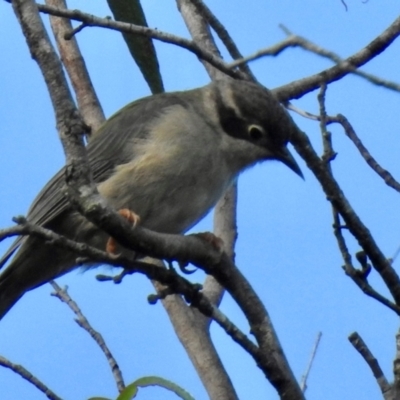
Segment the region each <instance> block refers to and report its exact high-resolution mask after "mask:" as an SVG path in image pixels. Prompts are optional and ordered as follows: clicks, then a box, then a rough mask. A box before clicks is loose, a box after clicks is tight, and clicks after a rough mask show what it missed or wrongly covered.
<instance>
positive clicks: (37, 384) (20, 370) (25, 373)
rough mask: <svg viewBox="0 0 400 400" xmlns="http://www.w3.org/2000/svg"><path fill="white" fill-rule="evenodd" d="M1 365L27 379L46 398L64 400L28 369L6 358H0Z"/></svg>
mask: <svg viewBox="0 0 400 400" xmlns="http://www.w3.org/2000/svg"><path fill="white" fill-rule="evenodd" d="M0 365H1V366H3V367H5V368H9V369H11V371H14V372H15V373H16V374H18V375H19V376H21V377H22V378H24V379H26V380H27V381H28V382H29V383H31V384H32V385H33V386H35V387H36V388H37V389H39V390H40V391H41V392H43V393H44V394H45V395H46V397H47V398H48V399H50V400H62V399H61V397H58V396H57V395H56V394H55V393H54V392H53V391H52V390H50V389H49V388H48V387H47V386H46V385H45V384H44V383H43V382H41V381H40V380H39V379H38V378H36V377H35V376H33V375H32V374H31V373H30V372H29V371H28V370H27V369H25V368H24V367H23V366H22V365H18V364H14V363H12V362H11V361H9V360H7V359H6V358H4V357H2V356H0Z"/></svg>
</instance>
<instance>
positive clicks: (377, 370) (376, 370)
mask: <svg viewBox="0 0 400 400" xmlns="http://www.w3.org/2000/svg"><path fill="white" fill-rule="evenodd" d="M349 341H350V343H351V344H352V345H353V346H354V348H355V349H356V350H357V351H358V352H359V353H360V355H361V357H362V358H363V359H364V361H365V362H366V363H367V365H368V366H369V368H370V369H371V371H372V373H373V374H374V377H375V379H376V381H377V383H378V385H379V388H380V389H381V392H382V394H383V397H384V399H385V400H394V398H393V397H392V395H391V391H392V389H391V386H390V384H389V382H388V380H387V379H386V377H385V374H384V373H383V371H382V369H381V367H380V365H379V363H378V360H377V359H376V358H375V357H374V355H373V354H372V352H371V350H370V349H369V348H368V346H367V345H366V344H365V342H364V340H363V339H362V338H361V336H360V335H359V334H358V333H357V332H353V333H352V334H351V335H350V336H349Z"/></svg>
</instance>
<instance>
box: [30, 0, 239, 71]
mask: <svg viewBox="0 0 400 400" xmlns="http://www.w3.org/2000/svg"><path fill="white" fill-rule="evenodd" d="M37 7H38V10H39V11H40V12H42V13H45V14H51V15H55V16H58V17H64V18H69V19H71V20H74V21H80V22H83V23H85V24H86V25H87V26H88V27H92V26H96V27H102V28H107V29H111V30H115V31H118V32H126V33H133V34H137V35H143V36H148V37H151V38H153V39H155V40H159V41H161V42H164V43H169V44H174V45H176V46H179V47H182V48H184V49H186V50H188V51H190V52H191V53H193V54H195V55H196V56H198V57H200V58H201V59H202V60H204V61H207V62H208V63H210V64H211V65H213V66H214V67H215V68H217V69H219V70H220V71H222V72H224V73H225V74H227V75H229V76H232V77H242V78H246V77H245V76H243V74H242V73H241V72H240V71H233V70H232V69H231V68H229V66H228V64H227V63H225V62H224V61H223V60H222V59H221V58H219V57H216V56H215V55H213V54H212V53H210V52H209V51H207V50H204V49H203V48H202V47H200V46H199V45H198V44H196V43H194V42H193V41H191V40H188V39H184V38H182V37H179V36H176V35H173V34H171V33H167V32H162V31H160V30H158V29H152V28H148V27H145V26H139V25H134V24H129V23H126V22H120V21H114V20H112V19H110V18H99V17H96V16H95V15H92V14H87V13H84V12H82V11H79V10H69V9H68V10H67V9H60V8H57V7H50V6H48V5H44V4H37Z"/></svg>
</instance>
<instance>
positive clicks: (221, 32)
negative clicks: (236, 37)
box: [191, 0, 257, 82]
mask: <svg viewBox="0 0 400 400" xmlns="http://www.w3.org/2000/svg"><path fill="white" fill-rule="evenodd" d="M191 2H192V3H193V4H194V5H195V6H196V7H197V9H198V10H199V12H200V13H201V14H202V16H203V17H204V18H205V19H206V20H207V22H208V23H209V24H210V26H211V28H212V29H213V30H214V31H215V33H216V34H217V35H218V37H219V38H220V39H221V42H222V43H223V44H224V46H225V47H226V49H227V50H228V52H229V54H230V55H231V57H232V58H233V59H234V60H236V59H243V55H242V54H241V53H240V51H239V49H238V48H237V46H236V43H235V42H234V41H233V39H232V38H231V36H230V35H229V32H228V31H227V30H226V28H225V26H224V25H223V24H222V23H221V21H220V20H219V19H218V18H217V17H216V15H215V14H214V13H213V12H212V11H211V10H210V9H209V8H208V7H207V5H206V4H205V3H204V2H203V1H202V0H191ZM239 67H240V69H241V70H242V71H243V72H244V73H245V74H247V75H248V76H249V78H250V79H251V80H253V81H254V82H257V79H256V77H255V76H254V75H253V73H252V72H251V70H250V68H249V66H248V65H247V64H246V63H241V64H240V65H239Z"/></svg>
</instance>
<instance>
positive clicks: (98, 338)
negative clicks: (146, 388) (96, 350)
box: [49, 281, 125, 392]
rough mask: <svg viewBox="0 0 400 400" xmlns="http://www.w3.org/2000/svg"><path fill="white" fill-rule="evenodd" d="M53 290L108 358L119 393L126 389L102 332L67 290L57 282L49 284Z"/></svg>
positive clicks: (54, 294)
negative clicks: (91, 322) (94, 325)
mask: <svg viewBox="0 0 400 400" xmlns="http://www.w3.org/2000/svg"><path fill="white" fill-rule="evenodd" d="M49 283H50V284H51V286H53V289H54V290H55V292H54V293H52V295H53V296H55V297H57V298H58V299H59V300H61V301H62V302H63V303H65V304H66V305H67V306H68V307H69V308H70V309H71V310H72V311H73V312H74V313H75V315H76V316H77V318H76V319H75V322H76V323H77V324H78V325H79V326H80V327H81V328H82V329H84V330H85V331H86V332H88V333H89V335H90V336H91V337H92V339H93V340H94V341H95V342H96V343H97V344H98V345H99V347H100V349H101V350H102V352H103V353H104V355H105V356H106V359H107V361H108V364H109V365H110V368H111V372H112V374H113V376H114V380H115V383H116V384H117V388H118V391H119V392H122V390H124V389H125V383H124V378H123V377H122V372H121V370H120V369H119V366H118V363H117V361H116V359H115V358H114V356H113V355H112V353H111V351H110V349H109V348H108V346H107V344H106V342H105V341H104V338H103V336H102V335H101V333H100V332H98V331H96V330H95V329H94V328H93V327H92V326H91V325H90V323H89V321H88V320H87V318H86V317H85V316H84V315H83V313H82V311H81V309H80V308H79V306H78V304H77V303H76V302H75V301H74V300H72V298H71V296H70V295H69V294H68V291H67V288H64V289H62V288H61V287H60V286H59V285H58V284H57V283H56V282H55V281H50V282H49Z"/></svg>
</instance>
